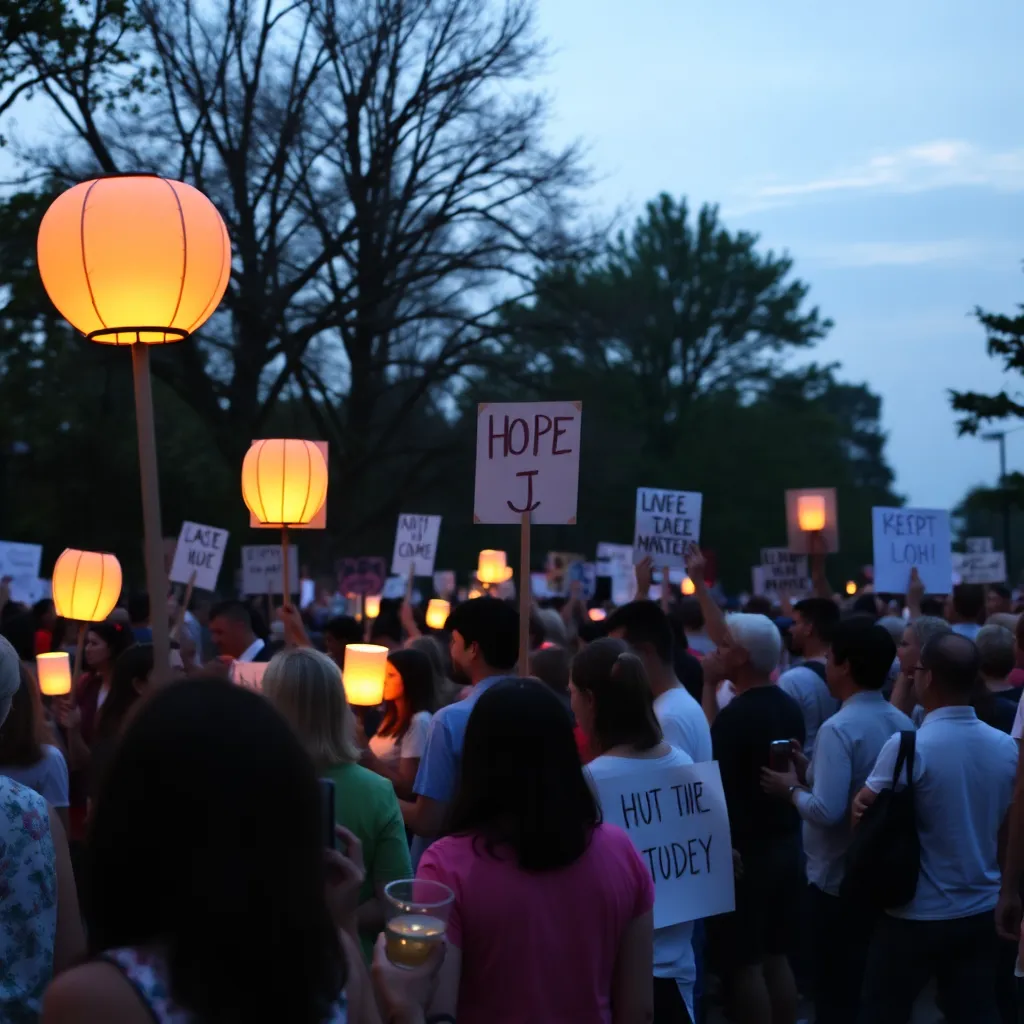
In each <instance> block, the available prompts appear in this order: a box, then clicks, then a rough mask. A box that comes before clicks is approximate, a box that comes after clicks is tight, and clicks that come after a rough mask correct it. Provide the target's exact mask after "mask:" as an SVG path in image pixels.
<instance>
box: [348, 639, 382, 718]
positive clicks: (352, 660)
mask: <svg viewBox="0 0 1024 1024" xmlns="http://www.w3.org/2000/svg"><path fill="white" fill-rule="evenodd" d="M387 670H388V649H387V648H386V647H378V646H377V645H376V644H348V645H347V646H346V647H345V665H344V668H342V670H341V681H342V682H343V683H344V685H345V699H346V700H347V701H348V702H349V704H354V705H355V706H356V707H365V708H372V707H376V706H377V705H378V704H380V703H381V702H382V701H383V700H384V676H385V675H386V674H387Z"/></svg>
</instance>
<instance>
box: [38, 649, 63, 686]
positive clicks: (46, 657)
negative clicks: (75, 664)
mask: <svg viewBox="0 0 1024 1024" xmlns="http://www.w3.org/2000/svg"><path fill="white" fill-rule="evenodd" d="M36 675H38V676H39V692H40V693H41V694H42V695H43V696H44V697H63V696H64V695H65V694H68V693H70V692H71V658H70V656H69V655H68V652H67V651H55V652H54V653H53V654H37V655H36Z"/></svg>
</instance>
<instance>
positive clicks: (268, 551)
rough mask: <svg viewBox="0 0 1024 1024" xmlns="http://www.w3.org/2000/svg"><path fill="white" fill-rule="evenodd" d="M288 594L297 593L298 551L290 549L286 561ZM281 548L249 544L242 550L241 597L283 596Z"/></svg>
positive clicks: (277, 545)
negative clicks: (260, 595) (288, 583)
mask: <svg viewBox="0 0 1024 1024" xmlns="http://www.w3.org/2000/svg"><path fill="white" fill-rule="evenodd" d="M288 577H289V582H290V584H291V585H290V587H289V588H288V589H289V593H292V594H297V593H298V592H299V549H298V548H296V547H292V549H291V552H290V557H289V559H288ZM282 582H283V580H282V579H281V546H280V545H279V544H251V545H249V546H248V547H244V548H242V595H243V596H244V597H251V596H253V595H255V594H283V593H284V590H283V588H282Z"/></svg>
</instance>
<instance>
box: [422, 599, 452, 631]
mask: <svg viewBox="0 0 1024 1024" xmlns="http://www.w3.org/2000/svg"><path fill="white" fill-rule="evenodd" d="M451 610H452V606H451V605H450V604H449V603H448V602H447V601H442V600H441V598H439V597H432V598H431V599H430V601H429V602H428V604H427V615H426V620H427V627H428V628H429V629H444V627H445V623H446V622H447V621H448V615H449V614H450V613H451Z"/></svg>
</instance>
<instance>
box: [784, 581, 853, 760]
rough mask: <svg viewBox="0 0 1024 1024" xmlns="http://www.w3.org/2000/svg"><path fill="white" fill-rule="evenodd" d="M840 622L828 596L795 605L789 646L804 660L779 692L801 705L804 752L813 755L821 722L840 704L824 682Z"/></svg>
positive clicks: (787, 677) (785, 673) (792, 670)
mask: <svg viewBox="0 0 1024 1024" xmlns="http://www.w3.org/2000/svg"><path fill="white" fill-rule="evenodd" d="M838 621H839V608H838V606H837V605H836V603H835V601H833V600H832V599H831V598H828V597H807V598H804V600H803V601H798V602H797V603H796V604H795V605H794V606H793V625H792V627H791V629H790V646H791V647H792V649H793V653H794V654H799V655H801V656H802V657H803V661H802V662H801V663H800V664H799V665H796V666H794V667H793V668H791V669H788V670H787V671H785V672H783V673H782V675H781V676H780V677H779V689H780V690H782V692H783V693H788V694H789V696H790V697H792V698H793V700H795V701H796V702H797V704H799V705H800V713H801V714H802V715H803V716H804V737H805V739H804V752H805V753H806V754H807V756H808V757H813V756H814V742H815V739H816V737H817V735H818V730H819V729H820V728H821V724H822V722H824V721H826V720H827V719H828V718H829V717H830V716H831V715H834V714H835V713H836V712H837V711H838V710H839V702H838V701H837V700H836V699H835V697H833V696H832V694H831V693H829V689H828V686H827V684H826V682H825V661H826V658H827V657H828V651H829V644H830V642H831V640H832V630H833V629H835V626H836V623H837V622H838Z"/></svg>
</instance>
